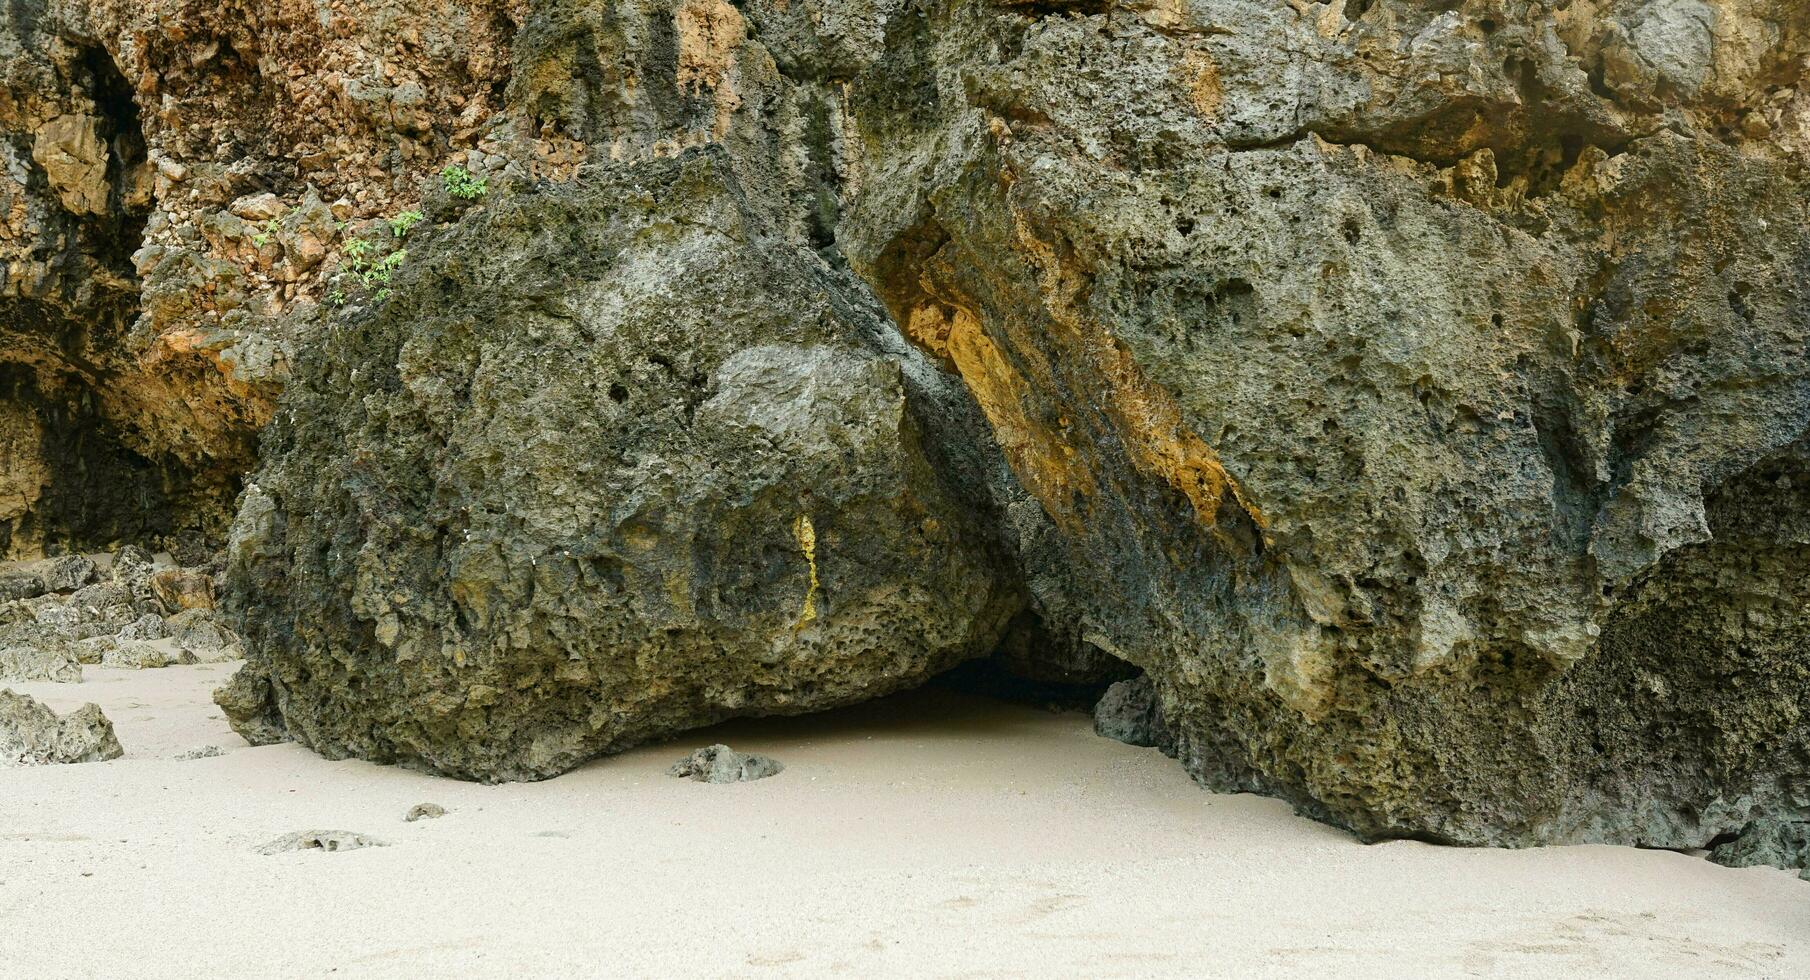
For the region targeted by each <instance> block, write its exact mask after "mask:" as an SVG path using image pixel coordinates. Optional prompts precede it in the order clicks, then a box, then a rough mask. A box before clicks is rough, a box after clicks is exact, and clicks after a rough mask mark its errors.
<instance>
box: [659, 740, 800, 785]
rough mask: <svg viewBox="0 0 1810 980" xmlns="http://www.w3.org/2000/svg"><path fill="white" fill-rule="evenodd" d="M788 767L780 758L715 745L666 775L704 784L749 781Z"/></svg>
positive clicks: (677, 765) (692, 756)
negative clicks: (744, 753)
mask: <svg viewBox="0 0 1810 980" xmlns="http://www.w3.org/2000/svg"><path fill="white" fill-rule="evenodd" d="M785 768H786V767H785V765H784V764H782V763H781V762H780V761H779V760H777V759H772V758H768V757H767V756H764V755H742V754H741V753H740V752H737V751H735V750H734V749H731V748H730V747H729V746H727V745H712V746H708V747H706V748H702V749H698V750H697V751H695V752H693V753H691V755H689V756H686V757H685V758H683V759H680V760H679V761H678V762H675V763H673V766H672V768H670V769H668V770H666V774H667V775H668V776H677V777H679V778H682V779H691V780H695V781H696V782H700V783H745V782H749V781H751V780H755V779H765V778H767V777H768V776H776V775H778V774H779V773H781V772H783V771H784V770H785Z"/></svg>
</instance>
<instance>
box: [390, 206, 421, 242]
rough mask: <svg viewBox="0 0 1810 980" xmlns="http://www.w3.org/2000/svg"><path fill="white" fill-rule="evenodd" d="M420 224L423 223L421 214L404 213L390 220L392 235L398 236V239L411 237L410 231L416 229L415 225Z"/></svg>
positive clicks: (413, 212) (417, 212)
mask: <svg viewBox="0 0 1810 980" xmlns="http://www.w3.org/2000/svg"><path fill="white" fill-rule="evenodd" d="M420 222H421V212H419V211H404V212H402V213H401V214H399V215H397V216H395V217H394V218H391V219H390V221H389V224H390V234H392V235H394V236H396V237H397V238H407V237H408V236H409V229H410V228H413V227H415V225H417V224H419V223H420Z"/></svg>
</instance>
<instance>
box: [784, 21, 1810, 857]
mask: <svg viewBox="0 0 1810 980" xmlns="http://www.w3.org/2000/svg"><path fill="white" fill-rule="evenodd" d="M783 6H784V5H781V4H778V3H772V4H754V5H753V7H754V9H755V11H756V12H755V13H754V14H752V15H751V16H752V19H753V20H754V21H755V22H756V23H760V24H762V25H763V27H765V26H767V25H769V24H772V23H799V22H802V21H803V20H805V19H807V18H808V17H811V16H815V15H814V14H813V13H811V11H813V10H815V9H816V6H815V5H810V4H804V5H799V4H794V5H792V8H791V9H793V10H795V11H798V10H801V8H802V11H801V12H798V13H795V14H787V13H786V12H785V11H784V10H783V9H782V8H783ZM1108 6H1110V9H1107V7H1108ZM1448 8H1450V9H1448ZM1687 8H1689V10H1691V11H1695V12H1694V13H1688V15H1679V16H1673V14H1674V13H1677V12H1678V11H1682V10H1686V9H1687ZM1710 10H1711V7H1710V6H1709V5H1703V4H1652V3H1639V2H1611V3H1607V4H1595V5H1588V6H1580V5H1573V7H1572V8H1571V10H1570V12H1569V13H1568V15H1567V16H1566V17H1564V18H1562V19H1555V18H1554V17H1553V16H1552V15H1550V14H1548V13H1546V12H1544V9H1543V8H1541V7H1539V6H1537V5H1527V4H1520V3H1512V2H1510V3H1500V2H1486V0H1468V2H1465V3H1463V4H1456V5H1428V4H1416V3H1407V2H1391V0H1379V2H1376V3H1367V4H1362V5H1359V4H1318V5H1316V4H1306V3H1291V4H1282V3H1253V2H1243V0H1205V2H1197V3H1192V4H1170V3H1160V2H1150V0H1128V2H1126V3H1120V4H1113V5H1093V4H1016V3H998V4H974V3H953V2H951V3H942V4H931V5H930V6H929V7H928V8H927V10H926V11H925V15H924V16H923V17H922V18H919V19H917V20H915V21H912V22H910V23H909V24H906V23H901V22H898V21H889V22H887V26H886V29H885V33H884V35H883V36H884V37H885V41H884V42H881V43H879V44H878V45H877V46H876V47H875V48H874V49H873V50H872V54H871V60H870V61H869V62H868V63H866V64H865V65H863V66H861V67H859V68H857V69H856V70H854V72H853V76H854V80H853V82H852V84H851V96H850V102H849V104H850V106H851V112H852V114H853V115H854V117H855V118H856V119H857V120H858V126H857V128H858V130H859V132H861V133H862V134H863V136H864V142H863V143H862V154H861V164H862V169H861V172H862V174H863V181H862V186H861V190H860V193H859V194H856V195H853V196H852V197H851V198H850V199H848V200H846V201H845V210H844V212H843V216H842V220H841V222H840V223H839V225H838V227H837V234H836V240H837V244H838V246H839V247H840V248H841V249H842V250H843V252H844V254H846V255H847V256H848V258H849V261H850V264H851V267H852V268H853V269H855V271H856V272H857V273H858V274H860V275H861V276H862V277H863V278H865V279H866V280H867V281H869V282H870V283H871V284H872V285H873V286H874V287H875V289H876V290H877V291H878V292H879V293H880V295H881V296H882V297H883V298H884V300H885V302H886V303H887V304H888V306H889V307H890V309H891V311H892V313H893V314H894V319H895V321H896V322H897V323H898V324H899V326H900V328H901V329H902V330H903V331H904V332H905V333H906V334H907V335H908V336H909V337H910V338H911V339H912V340H913V341H914V342H916V343H917V344H918V345H920V346H921V347H922V348H923V349H924V350H926V351H927V352H929V353H931V354H933V355H934V356H936V357H938V358H939V360H940V361H941V362H942V363H943V364H944V365H946V366H947V368H948V369H949V370H951V371H953V372H956V373H958V374H959V375H960V376H961V377H962V378H963V380H964V381H965V382H966V383H967V385H968V387H969V388H970V390H971V391H972V392H973V394H974V396H975V398H976V400H977V401H978V402H979V403H980V404H981V406H982V407H983V409H984V410H985V411H986V414H987V417H988V420H989V422H990V423H991V425H992V427H993V429H994V432H995V434H996V436H997V439H998V442H999V444H1000V445H1001V446H1002V447H1003V449H1004V452H1005V454H1006V457H1007V460H1008V462H1009V463H1010V464H1011V466H1012V469H1013V471H1014V473H1015V474H1016V476H1017V478H1018V480H1019V482H1020V483H1021V485H1022V486H1023V487H1024V489H1025V490H1026V491H1028V492H1029V493H1030V494H1031V495H1032V496H1033V497H1034V498H1035V499H1036V501H1037V502H1038V504H1039V505H1040V508H1041V510H1042V511H1043V513H1044V515H1047V517H1048V518H1049V519H1050V521H1052V522H1053V524H1054V531H1053V532H1052V531H1050V530H1049V529H1048V528H1046V527H1044V526H1042V525H1040V524H1029V525H1027V524H1024V523H1019V524H1016V525H1015V529H1016V530H1018V531H1019V532H1020V539H1021V544H1022V547H1021V554H1022V556H1023V569H1024V574H1025V576H1026V580H1027V584H1028V587H1029V591H1030V592H1031V594H1032V595H1033V597H1034V598H1035V599H1036V602H1037V611H1038V613H1039V614H1040V615H1042V616H1043V617H1044V618H1045V619H1046V620H1048V621H1050V622H1053V623H1060V624H1063V629H1064V630H1065V631H1066V632H1070V633H1073V634H1074V635H1077V636H1079V637H1081V638H1083V639H1085V640H1087V641H1088V642H1090V643H1092V644H1093V645H1095V646H1097V647H1098V648H1100V649H1102V650H1105V651H1107V652H1109V653H1112V654H1114V655H1117V656H1119V657H1122V658H1123V659H1125V660H1128V661H1130V662H1132V663H1134V664H1136V665H1138V666H1140V667H1142V668H1144V669H1145V670H1146V671H1147V676H1148V677H1149V679H1150V683H1151V684H1152V685H1153V688H1154V691H1155V694H1156V697H1157V700H1158V702H1159V703H1160V712H1161V716H1162V718H1163V720H1164V722H1165V725H1166V726H1167V729H1168V731H1169V734H1170V737H1171V738H1172V739H1173V746H1172V747H1173V749H1174V751H1175V752H1176V753H1177V754H1178V755H1179V757H1180V758H1181V759H1182V760H1183V762H1184V763H1185V764H1186V765H1187V766H1188V768H1189V769H1190V771H1191V772H1193V773H1194V774H1195V776H1196V777H1197V778H1199V779H1200V780H1201V781H1203V782H1205V783H1206V784H1207V785H1209V786H1212V787H1215V788H1219V789H1227V790H1254V791H1259V792H1265V793H1271V794H1275V795H1278V796H1282V797H1284V798H1287V799H1289V800H1291V801H1293V802H1294V803H1295V804H1297V805H1298V806H1299V807H1300V808H1301V809H1302V810H1303V811H1305V812H1307V813H1310V814H1312V815H1315V816H1317V817H1321V818H1323V819H1327V820H1330V821H1334V822H1336V823H1339V824H1341V825H1343V826H1346V827H1349V828H1351V829H1353V830H1355V831H1357V832H1358V833H1360V834H1363V835H1365V836H1367V837H1388V836H1411V837H1419V838H1426V839H1434V840H1441V841H1450V842H1462V843H1472V844H1509V845H1525V844H1537V843H1550V842H1570V841H1614V842H1622V843H1640V844H1649V845H1656V846H1667V847H1703V846H1706V845H1707V844H1709V843H1710V842H1712V841H1716V840H1719V839H1722V838H1724V837H1726V836H1728V835H1739V834H1741V833H1742V832H1743V828H1747V827H1750V826H1752V827H1759V828H1763V827H1766V826H1772V825H1775V824H1778V823H1779V822H1790V821H1793V820H1803V819H1806V818H1810V791H1807V790H1806V788H1805V784H1804V781H1803V774H1804V773H1805V772H1810V657H1807V656H1806V652H1805V651H1806V650H1807V649H1810V615H1807V614H1806V609H1807V608H1810V605H1807V604H1806V599H1810V594H1807V593H1806V591H1805V590H1806V585H1805V583H1806V582H1810V534H1806V531H1805V528H1804V527H1803V525H1802V518H1801V516H1800V515H1802V514H1803V513H1804V508H1805V506H1806V504H1807V503H1810V497H1806V496H1805V495H1806V494H1807V493H1810V485H1807V483H1806V479H1807V477H1810V473H1806V472H1805V469H1804V466H1805V463H1804V461H1805V458H1806V457H1805V452H1806V425H1807V424H1810V358H1807V357H1806V349H1807V346H1806V345H1807V344H1810V272H1807V270H1810V232H1806V228H1807V227H1810V221H1807V220H1806V219H1807V217H1810V215H1806V211H1805V202H1806V201H1807V200H1810V183H1807V182H1806V180H1805V178H1804V173H1805V169H1804V165H1805V163H1806V161H1807V160H1810V125H1807V122H1806V120H1807V116H1806V109H1807V108H1810V103H1807V102H1806V99H1805V95H1804V94H1803V87H1802V86H1799V87H1798V88H1792V87H1790V86H1791V80H1792V79H1796V78H1798V77H1799V76H1800V75H1801V66H1802V64H1803V59H1804V57H1805V55H1806V54H1807V53H1810V9H1805V8H1802V7H1801V5H1800V6H1799V7H1798V8H1794V9H1793V10H1792V11H1791V12H1790V13H1784V12H1783V11H1782V10H1781V9H1780V8H1779V7H1778V6H1777V5H1775V4H1767V3H1753V2H1734V3H1728V4H1718V5H1715V7H1714V10H1715V13H1714V14H1713V16H1712V15H1711V14H1710V13H1709V11H1710ZM1665 11H1670V12H1671V13H1665ZM1712 21H1713V24H1714V27H1713V30H1712V29H1711V27H1710V24H1711V22H1712ZM846 34H847V36H860V35H861V32H859V31H853V30H851V31H847V32H846ZM868 36H873V35H868ZM905 93H909V97H906V94H905ZM1755 832H1759V831H1755ZM1761 850H1764V851H1766V853H1783V852H1784V851H1785V850H1788V849H1784V848H1770V849H1765V848H1762V849H1761Z"/></svg>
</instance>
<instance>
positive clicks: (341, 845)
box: [258, 830, 389, 854]
mask: <svg viewBox="0 0 1810 980" xmlns="http://www.w3.org/2000/svg"><path fill="white" fill-rule="evenodd" d="M388 846H389V844H387V843H385V842H384V841H380V840H378V839H377V838H375V837H366V836H365V835H364V834H355V833H353V832H351V831H349V830H298V831H296V832H295V833H293V834H284V835H283V836H281V837H278V838H277V839H276V840H273V841H271V842H270V843H268V844H265V845H264V846H263V847H260V848H258V853H259V854H287V853H289V852H290V851H356V850H358V849H359V848H361V847H388Z"/></svg>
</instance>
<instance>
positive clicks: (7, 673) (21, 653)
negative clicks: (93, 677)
mask: <svg viewBox="0 0 1810 980" xmlns="http://www.w3.org/2000/svg"><path fill="white" fill-rule="evenodd" d="M0 680H7V681H55V682H57V683H60V684H78V683H81V680H82V665H81V664H80V663H79V662H78V661H77V660H76V659H75V658H73V657H72V656H70V654H69V652H68V650H67V648H64V647H43V646H12V647H0Z"/></svg>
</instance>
